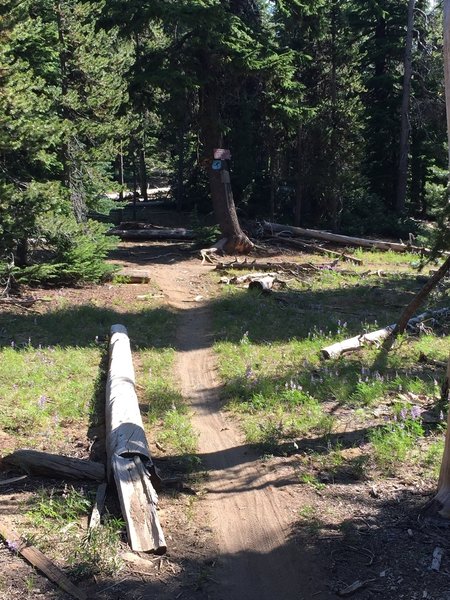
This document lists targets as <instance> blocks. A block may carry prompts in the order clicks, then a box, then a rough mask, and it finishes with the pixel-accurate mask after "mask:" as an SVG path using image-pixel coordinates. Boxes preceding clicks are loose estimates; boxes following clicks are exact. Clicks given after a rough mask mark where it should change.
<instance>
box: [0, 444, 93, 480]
mask: <svg viewBox="0 0 450 600" xmlns="http://www.w3.org/2000/svg"><path fill="white" fill-rule="evenodd" d="M1 464H2V465H5V466H13V467H18V468H20V469H22V471H25V473H28V475H45V476H47V477H58V478H59V477H61V478H63V479H89V480H93V481H103V480H104V479H105V467H104V466H103V465H102V464H100V463H97V462H93V461H91V460H82V459H81V458H72V457H70V456H60V455H58V454H49V453H48V452H39V451H38V450H16V451H15V452H13V453H12V454H8V455H7V456H5V457H4V458H3V459H2V460H1Z"/></svg>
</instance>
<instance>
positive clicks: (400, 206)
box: [395, 0, 416, 213]
mask: <svg viewBox="0 0 450 600" xmlns="http://www.w3.org/2000/svg"><path fill="white" fill-rule="evenodd" d="M415 4H416V0H409V2H408V23H407V28H406V44H405V60H404V73H403V95H402V108H401V129H400V153H399V165H398V179H397V198H396V203H395V209H396V212H397V213H403V212H404V210H405V202H406V189H407V182H408V154H409V134H410V129H411V128H410V124H409V99H410V95H411V75H412V41H413V29H414V7H415Z"/></svg>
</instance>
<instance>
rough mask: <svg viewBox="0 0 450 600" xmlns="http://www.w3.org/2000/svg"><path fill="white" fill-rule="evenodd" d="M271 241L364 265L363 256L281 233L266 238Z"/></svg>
mask: <svg viewBox="0 0 450 600" xmlns="http://www.w3.org/2000/svg"><path fill="white" fill-rule="evenodd" d="M265 239H267V241H269V242H279V243H282V244H284V245H286V246H290V247H291V248H299V249H300V250H306V251H307V252H311V253H313V254H314V253H317V254H322V255H330V256H334V257H336V258H339V259H341V260H346V261H348V262H352V263H354V264H355V265H362V264H363V261H362V259H361V258H357V257H356V256H352V255H351V254H345V253H344V252H336V251H335V250H329V249H328V248H322V247H321V246H318V245H317V244H309V243H307V242H303V241H300V240H297V239H292V238H291V237H285V236H282V235H281V234H279V235H276V236H272V237H269V238H265Z"/></svg>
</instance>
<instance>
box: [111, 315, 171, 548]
mask: <svg viewBox="0 0 450 600" xmlns="http://www.w3.org/2000/svg"><path fill="white" fill-rule="evenodd" d="M106 426H107V437H106V451H107V456H108V477H110V476H111V473H112V474H113V475H114V480H115V482H116V486H117V491H118V494H119V500H120V506H121V509H122V514H123V517H124V519H125V523H126V527H127V533H128V540H129V543H130V545H131V548H132V549H133V550H135V551H141V552H155V553H156V554H164V552H165V551H166V542H165V539H164V534H163V531H162V529H161V525H160V523H159V518H158V514H157V512H156V505H157V501H158V496H157V494H156V491H155V489H154V487H153V484H154V485H158V484H159V483H160V480H159V477H158V476H157V474H156V470H155V468H154V465H153V463H152V459H151V456H150V450H149V447H148V443H147V438H146V435H145V431H144V427H143V423H142V418H141V413H140V411H139V404H138V399H137V396H136V390H135V375H134V368H133V361H132V356H131V349H130V341H129V338H128V334H127V330H126V328H125V327H124V326H123V325H113V326H112V327H111V340H110V362H109V371H108V380H107V384H106Z"/></svg>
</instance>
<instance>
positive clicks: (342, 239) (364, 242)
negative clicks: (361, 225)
mask: <svg viewBox="0 0 450 600" xmlns="http://www.w3.org/2000/svg"><path fill="white" fill-rule="evenodd" d="M263 227H264V230H265V231H266V232H267V233H270V234H271V235H273V234H274V233H280V232H282V231H289V233H292V234H293V235H298V236H301V237H306V238H314V239H318V240H327V241H329V242H335V243H336V244H344V245H345V246H357V247H359V246H362V247H364V248H377V249H378V250H392V251H393V252H419V253H421V254H429V253H430V250H429V248H422V247H420V246H412V245H410V244H399V243H396V242H385V241H382V240H368V239H365V238H356V237H351V236H348V235H339V234H337V233H329V232H328V231H320V230H316V229H304V228H303V227H292V226H291V225H280V224H278V223H269V222H267V221H263Z"/></svg>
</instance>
